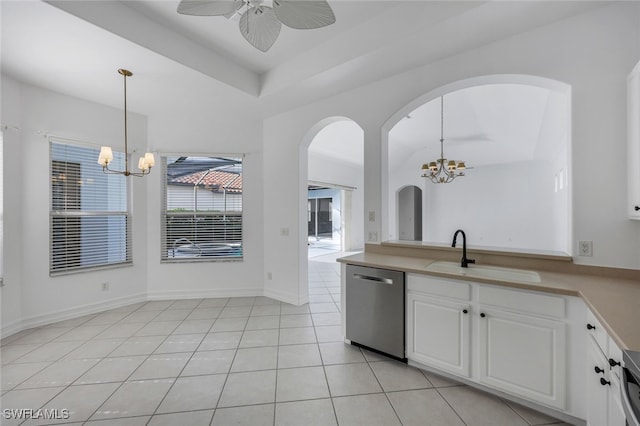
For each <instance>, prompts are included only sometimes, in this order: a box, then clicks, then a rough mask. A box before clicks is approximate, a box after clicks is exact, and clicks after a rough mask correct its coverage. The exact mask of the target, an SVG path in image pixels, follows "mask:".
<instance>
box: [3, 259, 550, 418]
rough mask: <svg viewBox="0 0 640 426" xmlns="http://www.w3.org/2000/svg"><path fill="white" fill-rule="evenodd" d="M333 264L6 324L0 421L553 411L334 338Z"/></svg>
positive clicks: (519, 415) (464, 415)
mask: <svg viewBox="0 0 640 426" xmlns="http://www.w3.org/2000/svg"><path fill="white" fill-rule="evenodd" d="M338 274H339V267H338V265H337V264H336V263H335V262H333V261H325V262H310V267H309V277H310V289H309V293H310V303H309V304H307V305H304V306H293V305H289V304H286V303H280V302H278V301H275V300H272V299H268V298H265V297H239V298H230V299H198V300H171V301H154V302H147V303H140V304H136V305H130V306H125V307H122V308H118V309H112V310H109V311H105V312H102V313H99V314H94V315H88V316H84V317H82V318H76V319H72V320H68V321H63V322H59V323H56V324H51V325H47V326H44V327H38V328H35V329H30V330H26V331H23V332H21V333H18V334H16V335H13V336H10V337H8V338H6V339H4V340H3V341H2V347H1V354H2V367H1V370H0V372H1V375H2V380H1V382H2V396H1V397H0V406H1V408H2V409H3V411H2V412H0V414H1V417H0V423H1V424H2V425H17V424H24V425H40V424H56V423H68V424H74V425H81V424H87V425H126V426H129V425H131V426H136V425H153V426H157V425H186V426H198V425H214V426H218V425H241V424H242V425H274V424H276V425H296V426H299V425H338V424H339V425H341V426H343V425H367V426H368V425H384V426H387V425H469V426H471V425H491V426H510V425H523V426H526V425H543V424H544V425H547V424H560V423H557V421H556V420H554V419H551V418H549V417H546V416H544V415H541V414H539V413H536V412H534V411H532V410H529V409H526V408H523V407H519V406H516V405H513V404H510V403H506V402H505V401H503V400H501V399H499V398H496V397H494V396H491V395H488V394H486V393H483V392H479V391H477V390H474V389H472V388H470V387H468V386H464V385H461V384H459V383H456V382H452V381H449V380H446V379H443V378H441V377H438V376H436V375H432V374H430V373H425V372H423V371H421V370H418V369H415V368H413V367H409V366H407V365H405V364H402V363H399V362H396V361H390V360H389V359H386V358H384V357H381V356H379V355H376V354H373V353H370V352H367V351H363V350H360V349H358V348H355V347H352V346H349V345H345V344H344V343H343V342H342V340H341V337H340V313H339V300H340V289H339V276H338ZM19 408H25V409H33V410H37V409H43V410H44V409H51V410H53V409H57V410H63V409H66V410H68V414H69V416H68V418H66V419H58V420H54V421H52V420H46V419H31V420H27V421H23V420H16V419H11V418H8V417H10V416H8V415H7V414H9V412H8V411H5V410H7V409H19ZM41 413H44V411H42V412H41ZM48 413H51V411H49V412H48ZM65 413H66V412H63V411H58V413H57V414H58V417H66V416H64V414H65ZM34 414H39V413H38V412H37V411H34Z"/></svg>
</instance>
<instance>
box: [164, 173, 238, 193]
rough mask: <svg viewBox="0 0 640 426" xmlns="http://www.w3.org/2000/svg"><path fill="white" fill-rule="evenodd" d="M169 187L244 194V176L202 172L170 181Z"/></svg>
mask: <svg viewBox="0 0 640 426" xmlns="http://www.w3.org/2000/svg"><path fill="white" fill-rule="evenodd" d="M169 185H192V186H193V185H198V186H201V187H204V188H205V189H210V190H213V191H222V190H223V189H226V190H227V192H235V193H242V175H241V174H238V173H232V172H226V171H223V170H202V171H200V172H195V173H190V174H188V175H184V176H180V177H178V178H175V179H171V180H170V181H169Z"/></svg>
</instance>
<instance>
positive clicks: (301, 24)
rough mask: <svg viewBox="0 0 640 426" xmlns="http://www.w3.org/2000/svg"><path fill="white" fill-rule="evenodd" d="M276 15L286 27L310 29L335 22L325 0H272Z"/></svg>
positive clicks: (334, 17)
mask: <svg viewBox="0 0 640 426" xmlns="http://www.w3.org/2000/svg"><path fill="white" fill-rule="evenodd" d="M273 9H274V11H275V13H276V16H277V17H278V19H279V20H280V22H282V23H283V24H285V25H286V26H287V27H291V28H295V29H298V30H312V29H315V28H322V27H326V26H327V25H331V24H333V23H334V22H336V16H335V15H334V14H333V10H332V9H331V6H329V3H327V2H326V0H302V1H301V0H273Z"/></svg>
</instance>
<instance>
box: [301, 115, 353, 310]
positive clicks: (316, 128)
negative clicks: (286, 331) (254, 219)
mask: <svg viewBox="0 0 640 426" xmlns="http://www.w3.org/2000/svg"><path fill="white" fill-rule="evenodd" d="M363 162H364V131H363V129H362V127H361V126H360V125H359V124H358V123H356V122H355V121H354V120H352V119H350V118H348V117H343V116H335V117H328V118H325V119H322V120H320V121H319V122H317V123H316V124H315V125H313V126H312V127H311V128H310V129H309V130H308V131H307V133H306V134H305V136H304V137H303V138H302V140H301V142H300V145H299V184H298V188H299V193H298V195H299V200H300V203H299V206H298V208H299V210H298V217H299V221H298V223H299V226H300V228H299V233H300V234H299V235H300V239H299V251H300V253H301V256H300V265H299V271H300V275H299V283H300V285H299V293H300V296H301V297H300V298H299V300H307V299H308V272H309V269H308V250H309V238H308V236H309V229H310V219H313V216H311V215H310V211H309V200H310V199H315V198H318V197H320V198H325V199H326V198H328V197H337V198H334V200H333V202H332V203H331V207H330V208H331V216H332V219H333V220H332V225H331V226H332V230H331V234H333V237H336V236H337V238H339V240H340V242H339V249H340V251H341V252H342V251H350V250H359V249H362V248H363V247H364V164H363ZM310 184H311V185H313V186H316V187H318V188H321V189H320V191H326V193H325V192H318V193H316V194H310V190H309V187H310ZM322 194H325V197H322ZM316 196H317V197H316ZM336 220H339V222H340V223H335V221H336Z"/></svg>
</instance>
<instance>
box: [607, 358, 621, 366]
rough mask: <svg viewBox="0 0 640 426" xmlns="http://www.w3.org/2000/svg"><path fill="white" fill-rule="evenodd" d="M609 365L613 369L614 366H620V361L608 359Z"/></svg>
mask: <svg viewBox="0 0 640 426" xmlns="http://www.w3.org/2000/svg"><path fill="white" fill-rule="evenodd" d="M609 365H610V366H611V367H615V366H616V365H620V361H616V360H614V359H613V358H609Z"/></svg>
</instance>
